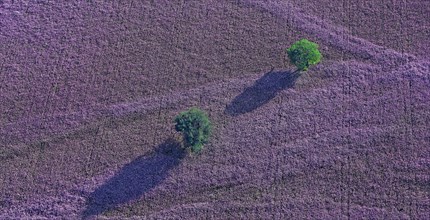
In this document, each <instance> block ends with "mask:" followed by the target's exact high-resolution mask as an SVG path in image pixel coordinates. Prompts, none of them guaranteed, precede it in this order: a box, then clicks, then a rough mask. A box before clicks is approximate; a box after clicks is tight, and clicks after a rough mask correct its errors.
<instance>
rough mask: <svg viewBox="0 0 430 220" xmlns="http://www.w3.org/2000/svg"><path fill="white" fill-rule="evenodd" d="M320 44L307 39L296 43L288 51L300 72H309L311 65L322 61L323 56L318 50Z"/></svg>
mask: <svg viewBox="0 0 430 220" xmlns="http://www.w3.org/2000/svg"><path fill="white" fill-rule="evenodd" d="M318 47H319V46H318V44H316V43H314V42H311V41H308V40H306V39H302V40H299V41H297V42H295V43H294V44H293V45H292V46H291V47H290V48H288V49H287V54H288V57H289V58H290V61H291V63H292V64H294V65H295V66H296V67H297V68H298V70H300V71H307V70H308V68H309V66H310V65H315V64H317V63H319V62H320V61H321V58H322V55H321V53H320V51H319V50H318Z"/></svg>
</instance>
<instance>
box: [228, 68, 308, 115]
mask: <svg viewBox="0 0 430 220" xmlns="http://www.w3.org/2000/svg"><path fill="white" fill-rule="evenodd" d="M299 76H300V75H299V74H298V72H297V71H295V72H273V71H270V72H268V73H266V74H265V75H264V76H263V77H261V78H260V79H258V80H257V81H256V82H255V83H254V85H252V86H251V87H248V88H246V89H245V91H243V92H242V93H241V94H240V95H238V96H236V98H234V100H233V101H232V102H231V103H230V104H229V105H228V106H227V107H226V109H225V111H224V112H225V113H227V114H229V115H231V116H238V115H241V114H244V113H247V112H251V111H253V110H255V109H257V108H258V107H260V106H262V105H264V104H266V103H267V102H269V101H270V100H271V99H273V98H274V97H275V96H276V94H277V93H278V92H279V91H281V90H283V89H287V88H291V87H293V86H294V84H295V81H296V79H297V78H298V77H299Z"/></svg>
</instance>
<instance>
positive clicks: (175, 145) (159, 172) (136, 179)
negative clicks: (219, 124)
mask: <svg viewBox="0 0 430 220" xmlns="http://www.w3.org/2000/svg"><path fill="white" fill-rule="evenodd" d="M185 155H186V152H185V150H184V149H182V148H181V145H180V143H179V142H178V141H176V140H174V139H168V140H166V141H165V142H163V143H162V144H160V145H159V146H158V147H157V149H156V150H155V152H154V153H152V154H151V155H149V156H140V157H138V158H136V159H135V160H133V161H132V162H130V163H129V164H127V165H125V166H124V167H123V168H122V169H121V170H120V171H119V172H118V173H117V174H115V176H114V177H112V178H111V179H109V180H108V181H107V182H106V183H104V184H103V185H102V186H100V187H98V188H97V189H96V190H95V191H94V192H92V193H91V194H90V195H89V198H88V200H87V208H86V210H85V211H84V212H83V216H82V217H83V218H84V219H86V218H88V217H91V216H95V215H99V214H101V213H103V212H105V211H107V210H110V209H112V208H115V207H118V206H120V205H121V204H125V203H128V202H131V201H133V200H136V199H139V198H140V197H141V196H143V195H144V194H145V193H147V192H148V191H150V190H151V189H153V188H155V187H156V186H157V185H158V184H159V183H161V182H162V181H163V180H164V179H165V178H166V177H167V175H168V172H169V170H171V169H172V168H174V167H175V166H177V165H179V164H180V162H181V160H182V159H183V158H184V157H185Z"/></svg>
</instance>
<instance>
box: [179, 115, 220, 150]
mask: <svg viewBox="0 0 430 220" xmlns="http://www.w3.org/2000/svg"><path fill="white" fill-rule="evenodd" d="M174 121H175V123H176V125H175V129H176V131H179V132H182V134H183V137H184V141H185V144H186V145H185V146H186V147H191V151H192V152H198V151H200V150H201V149H202V148H203V144H205V143H207V141H208V139H209V136H210V134H211V130H212V124H211V122H210V121H209V118H208V116H207V115H206V113H204V112H203V111H202V110H200V109H198V108H191V109H190V110H188V111H185V112H181V113H180V114H179V115H178V116H176V118H175V120H174Z"/></svg>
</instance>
